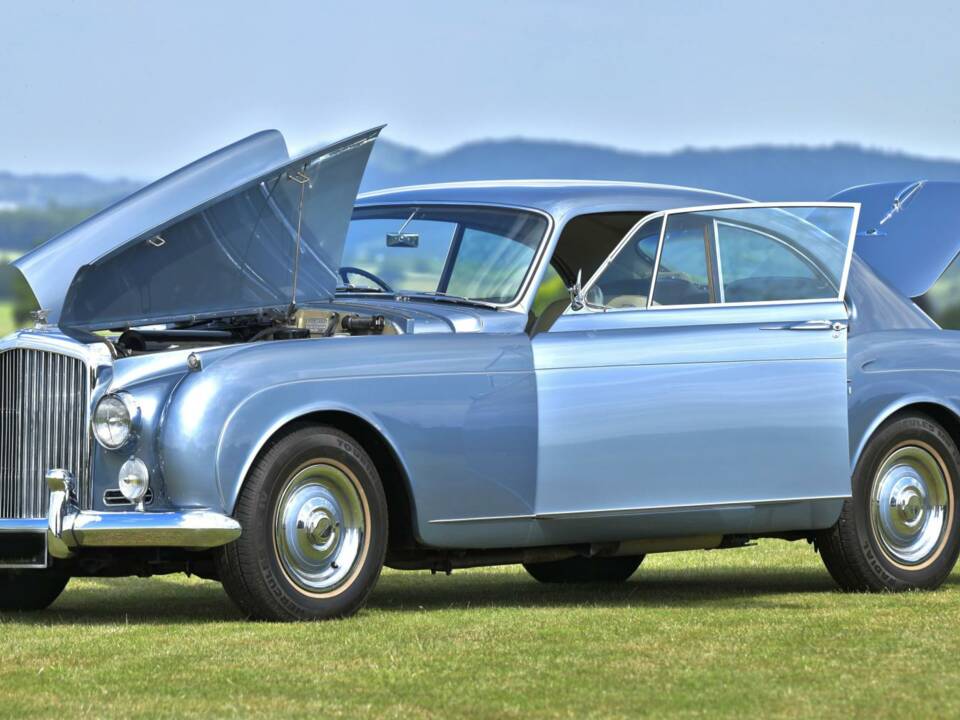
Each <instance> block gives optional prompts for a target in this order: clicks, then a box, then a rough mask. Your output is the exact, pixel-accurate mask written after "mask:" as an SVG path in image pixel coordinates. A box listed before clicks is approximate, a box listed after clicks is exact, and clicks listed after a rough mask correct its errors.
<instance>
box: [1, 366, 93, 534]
mask: <svg viewBox="0 0 960 720" xmlns="http://www.w3.org/2000/svg"><path fill="white" fill-rule="evenodd" d="M92 384H93V383H92V374H91V372H90V370H89V368H88V367H87V364H86V363H85V362H84V361H83V360H80V359H78V358H73V357H70V356H69V355H61V354H60V353H55V352H50V351H47V350H33V349H27V348H14V349H12V350H7V351H5V352H2V353H0V518H4V519H6V518H42V517H45V516H46V513H47V490H46V486H45V480H44V475H45V474H46V472H47V470H49V469H50V468H63V469H66V470H69V471H71V472H72V473H73V474H74V477H76V479H77V495H78V500H79V502H80V504H81V506H83V507H90V497H89V495H90V492H91V488H90V477H89V465H90V433H89V431H88V427H89V423H88V418H87V408H88V407H89V405H90V393H91V390H92Z"/></svg>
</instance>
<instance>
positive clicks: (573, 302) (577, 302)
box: [568, 269, 586, 312]
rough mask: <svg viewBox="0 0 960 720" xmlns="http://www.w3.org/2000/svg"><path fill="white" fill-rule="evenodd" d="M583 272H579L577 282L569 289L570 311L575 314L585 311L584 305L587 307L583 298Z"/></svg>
mask: <svg viewBox="0 0 960 720" xmlns="http://www.w3.org/2000/svg"><path fill="white" fill-rule="evenodd" d="M582 276H583V270H582V269H581V270H577V280H576V282H574V283H573V287H571V288H568V290H569V291H570V309H571V310H573V311H574V312H576V311H578V310H583V307H584V305H586V300H585V298H584V296H583V277H582Z"/></svg>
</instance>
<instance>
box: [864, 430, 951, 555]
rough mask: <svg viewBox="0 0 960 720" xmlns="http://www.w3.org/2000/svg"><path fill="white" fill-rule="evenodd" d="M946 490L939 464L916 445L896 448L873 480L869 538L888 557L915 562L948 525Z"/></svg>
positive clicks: (939, 539) (929, 551)
mask: <svg viewBox="0 0 960 720" xmlns="http://www.w3.org/2000/svg"><path fill="white" fill-rule="evenodd" d="M948 512H949V492H948V489H947V478H946V476H945V475H944V470H943V466H942V465H941V463H940V461H939V460H938V459H937V457H936V456H935V454H934V453H933V452H932V451H930V450H928V449H926V448H924V447H920V446H918V445H907V446H904V447H900V448H897V449H896V450H894V451H893V452H892V453H890V455H889V456H888V457H887V459H886V460H884V462H883V464H882V465H881V466H880V470H879V471H878V472H877V475H876V477H875V478H874V481H873V488H872V490H871V494H870V515H871V517H870V520H871V525H872V527H873V534H874V538H875V539H876V540H877V542H878V543H879V545H880V547H881V548H882V549H883V551H884V552H885V553H886V554H887V555H888V556H889V557H890V559H891V560H893V561H895V562H898V563H903V564H905V565H919V564H920V563H923V562H924V561H926V560H927V559H929V557H930V556H931V555H933V554H934V552H935V551H937V550H938V549H939V547H940V545H941V542H942V540H943V537H944V535H945V533H946V530H947V527H948V523H947V520H948Z"/></svg>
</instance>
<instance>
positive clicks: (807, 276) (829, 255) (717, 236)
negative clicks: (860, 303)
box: [586, 204, 857, 309]
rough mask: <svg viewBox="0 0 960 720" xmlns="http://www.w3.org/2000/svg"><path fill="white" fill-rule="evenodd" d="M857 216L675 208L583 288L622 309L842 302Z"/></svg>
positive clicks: (842, 209)
mask: <svg viewBox="0 0 960 720" xmlns="http://www.w3.org/2000/svg"><path fill="white" fill-rule="evenodd" d="M856 215H857V212H856V206H855V205H853V204H850V205H845V204H844V205H839V204H833V205H817V204H811V205H804V206H768V205H749V206H744V205H738V206H730V207H725V208H718V209H714V210H691V211H683V210H676V211H670V212H667V213H666V215H665V216H666V220H665V221H664V220H661V219H657V220H655V221H654V220H652V221H651V222H649V223H647V224H646V225H641V226H640V228H639V229H638V230H637V231H636V234H635V235H634V236H633V237H631V238H629V239H628V240H627V242H626V243H625V244H624V245H623V246H622V247H621V248H620V249H619V250H618V251H617V254H616V255H615V256H614V258H613V259H612V260H610V261H609V262H608V263H607V265H606V267H604V268H603V269H602V270H601V272H600V274H599V276H598V277H597V279H596V280H595V281H594V282H593V283H592V284H591V285H590V286H589V287H588V288H587V289H586V298H587V303H588V304H589V305H591V306H594V307H599V308H604V309H617V308H644V307H648V305H649V306H650V307H658V306H663V307H670V306H685V305H706V304H720V303H743V302H782V301H801V300H837V299H842V298H841V293H842V290H843V288H842V287H841V285H842V284H843V278H844V272H845V270H846V267H847V262H848V256H849V253H848V248H849V247H850V243H852V242H853V233H854V230H855V228H854V223H855V218H856ZM662 222H666V227H665V228H664V229H663V246H662V248H661V249H660V260H659V265H658V266H657V270H656V278H655V279H654V281H653V283H652V285H653V287H652V293H653V298H652V300H651V301H650V302H649V303H648V302H647V299H648V296H649V295H650V293H651V277H652V275H653V272H654V265H655V262H656V256H657V246H658V243H659V236H660V229H661V223H662Z"/></svg>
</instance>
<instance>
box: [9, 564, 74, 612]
mask: <svg viewBox="0 0 960 720" xmlns="http://www.w3.org/2000/svg"><path fill="white" fill-rule="evenodd" d="M69 581H70V576H69V575H65V574H64V573H62V572H59V571H57V570H52V569H51V570H0V611H23V612H28V611H33V610H44V609H46V608H48V607H49V606H50V605H52V604H53V601H54V600H56V599H57V598H58V597H60V593H62V592H63V589H64V588H65V587H66V586H67V583H68V582H69Z"/></svg>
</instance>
